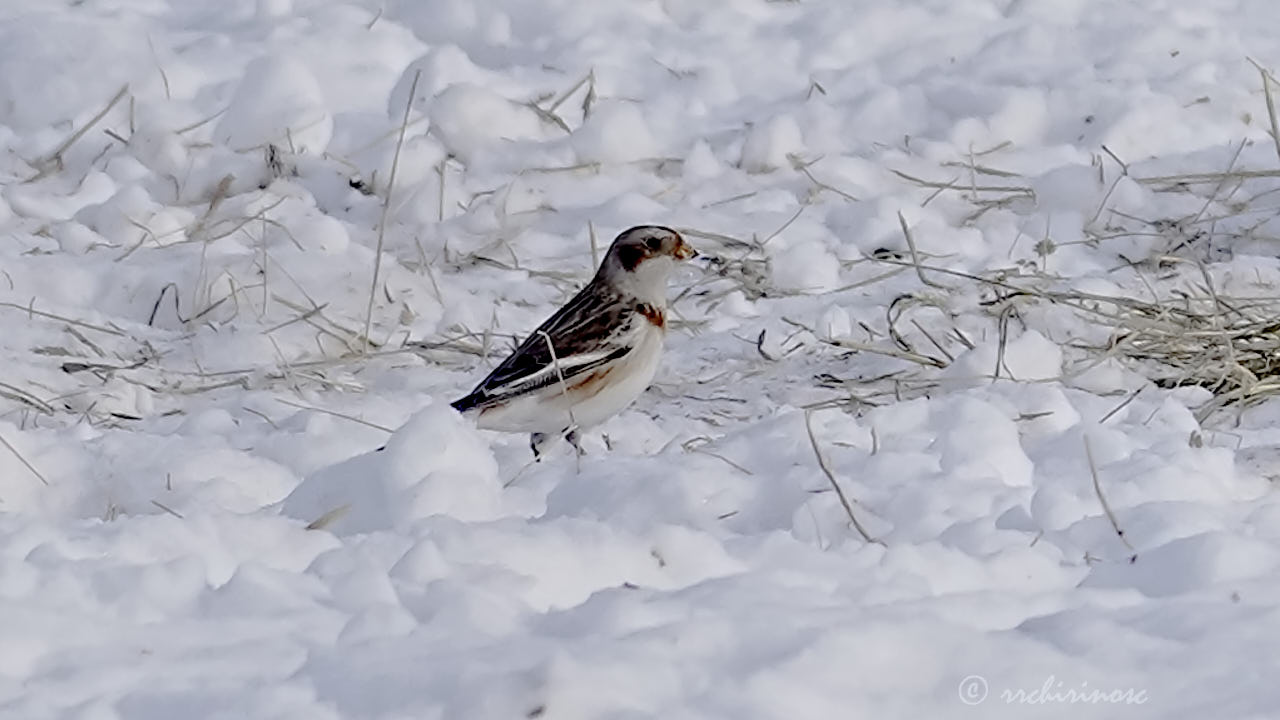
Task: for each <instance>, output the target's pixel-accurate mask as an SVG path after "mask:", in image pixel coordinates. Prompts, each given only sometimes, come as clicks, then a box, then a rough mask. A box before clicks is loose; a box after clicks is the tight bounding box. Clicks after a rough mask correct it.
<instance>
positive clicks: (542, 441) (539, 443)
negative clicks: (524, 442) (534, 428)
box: [529, 432, 547, 462]
mask: <svg viewBox="0 0 1280 720" xmlns="http://www.w3.org/2000/svg"><path fill="white" fill-rule="evenodd" d="M546 446H547V434H546V433H540V432H538V433H533V434H532V435H530V436H529V449H530V450H532V451H533V461H534V462H542V451H543V449H545V448H546Z"/></svg>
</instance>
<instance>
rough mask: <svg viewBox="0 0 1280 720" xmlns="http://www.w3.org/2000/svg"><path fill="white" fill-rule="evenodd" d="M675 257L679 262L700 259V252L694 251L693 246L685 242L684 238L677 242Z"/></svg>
mask: <svg viewBox="0 0 1280 720" xmlns="http://www.w3.org/2000/svg"><path fill="white" fill-rule="evenodd" d="M675 256H676V259H677V260H689V259H691V258H696V257H698V251H697V250H694V249H693V246H692V245H690V244H689V243H687V242H685V241H684V238H680V239H679V240H677V241H676V251H675Z"/></svg>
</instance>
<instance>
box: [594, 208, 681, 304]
mask: <svg viewBox="0 0 1280 720" xmlns="http://www.w3.org/2000/svg"><path fill="white" fill-rule="evenodd" d="M697 256H698V251H697V250H694V249H693V247H692V246H691V245H689V243H686V242H685V241H684V238H682V237H680V233H678V232H676V231H675V230H672V229H671V228H668V227H662V226H661V225H638V226H636V227H633V228H631V229H630V230H625V231H623V232H622V234H620V235H618V237H617V238H616V239H614V241H613V245H611V246H609V253H608V254H607V255H605V258H604V262H603V263H601V264H600V272H599V274H598V275H597V277H598V278H599V279H601V280H604V281H606V282H610V283H612V284H614V285H615V286H617V287H618V288H619V289H622V290H629V291H631V292H632V293H634V294H636V295H638V296H644V297H646V299H647V298H649V297H651V296H654V295H659V296H662V297H664V298H665V296H666V284H667V276H668V275H670V274H671V270H672V268H674V267H675V263H676V261H679V260H688V259H690V258H694V257H697Z"/></svg>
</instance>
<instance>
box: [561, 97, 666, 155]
mask: <svg viewBox="0 0 1280 720" xmlns="http://www.w3.org/2000/svg"><path fill="white" fill-rule="evenodd" d="M573 149H574V152H576V153H577V156H578V162H583V163H590V162H601V163H624V162H633V161H636V160H644V159H650V158H655V157H657V156H658V143H657V141H656V140H654V138H653V133H652V132H650V130H649V125H648V123H646V122H645V119H644V114H643V113H642V112H641V111H640V108H639V107H637V106H636V104H635V103H628V102H619V101H615V102H604V103H601V104H600V105H598V106H597V107H595V108H593V109H592V111H591V117H589V118H587V121H586V122H585V123H583V125H582V127H580V128H578V129H577V130H575V131H574V133H573Z"/></svg>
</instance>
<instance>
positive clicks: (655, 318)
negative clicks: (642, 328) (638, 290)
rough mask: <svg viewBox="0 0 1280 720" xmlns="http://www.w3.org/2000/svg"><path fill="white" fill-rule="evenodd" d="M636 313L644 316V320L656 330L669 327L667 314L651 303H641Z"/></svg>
mask: <svg viewBox="0 0 1280 720" xmlns="http://www.w3.org/2000/svg"><path fill="white" fill-rule="evenodd" d="M636 312H638V313H640V314H641V315H643V316H644V319H645V320H648V321H649V323H650V324H651V325H653V326H654V327H656V328H666V327H667V314H666V313H664V312H662V309H661V308H656V307H654V306H652V305H650V304H649V303H640V304H639V305H637V306H636Z"/></svg>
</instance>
